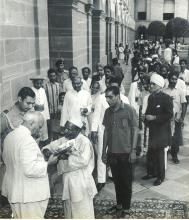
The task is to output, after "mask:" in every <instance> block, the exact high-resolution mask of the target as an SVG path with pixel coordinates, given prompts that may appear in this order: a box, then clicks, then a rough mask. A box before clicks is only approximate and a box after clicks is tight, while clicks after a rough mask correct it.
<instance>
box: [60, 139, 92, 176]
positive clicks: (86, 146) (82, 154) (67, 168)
mask: <svg viewBox="0 0 189 220" xmlns="http://www.w3.org/2000/svg"><path fill="white" fill-rule="evenodd" d="M91 157H92V152H91V146H90V142H89V141H88V142H82V143H81V145H80V149H79V151H78V152H77V154H73V155H70V156H69V157H68V160H63V163H62V165H63V166H62V171H63V173H67V172H71V171H74V170H78V169H81V168H84V167H86V166H87V165H88V164H89V161H90V158H91Z"/></svg>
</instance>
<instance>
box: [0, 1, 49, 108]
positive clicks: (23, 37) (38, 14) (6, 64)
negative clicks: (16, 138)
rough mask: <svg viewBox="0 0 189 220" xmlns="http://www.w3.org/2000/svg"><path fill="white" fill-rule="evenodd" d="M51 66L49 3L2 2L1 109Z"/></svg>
mask: <svg viewBox="0 0 189 220" xmlns="http://www.w3.org/2000/svg"><path fill="white" fill-rule="evenodd" d="M48 67H49V46H48V17H47V1H46V0H42V1H37V0H27V1H24V0H0V80H1V87H0V89H1V95H0V97H1V110H3V109H5V108H7V107H9V106H10V105H12V103H13V102H14V101H15V100H16V99H17V93H18V90H19V89H20V88H21V87H23V86H29V85H31V84H30V83H31V82H30V80H29V78H30V77H31V75H36V74H42V75H46V70H47V69H48Z"/></svg>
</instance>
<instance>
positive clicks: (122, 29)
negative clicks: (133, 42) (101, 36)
mask: <svg viewBox="0 0 189 220" xmlns="http://www.w3.org/2000/svg"><path fill="white" fill-rule="evenodd" d="M121 43H122V44H124V24H121Z"/></svg>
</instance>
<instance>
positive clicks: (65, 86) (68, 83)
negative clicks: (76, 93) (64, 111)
mask: <svg viewBox="0 0 189 220" xmlns="http://www.w3.org/2000/svg"><path fill="white" fill-rule="evenodd" d="M82 82H83V85H82V87H81V88H82V89H84V90H87V91H88V85H87V83H86V81H85V80H84V79H82ZM71 90H74V88H73V86H72V81H71V79H70V78H68V79H66V80H65V81H64V82H63V92H68V91H71Z"/></svg>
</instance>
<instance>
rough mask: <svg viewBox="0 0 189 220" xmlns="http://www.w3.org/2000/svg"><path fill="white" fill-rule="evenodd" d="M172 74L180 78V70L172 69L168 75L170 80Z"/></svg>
mask: <svg viewBox="0 0 189 220" xmlns="http://www.w3.org/2000/svg"><path fill="white" fill-rule="evenodd" d="M172 76H176V77H177V78H178V77H179V71H177V70H174V69H172V70H171V72H170V73H169V75H168V80H170V79H171V77H172Z"/></svg>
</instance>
